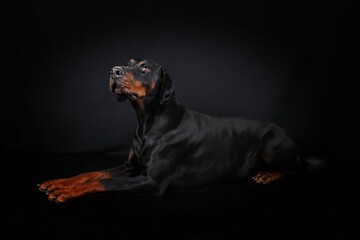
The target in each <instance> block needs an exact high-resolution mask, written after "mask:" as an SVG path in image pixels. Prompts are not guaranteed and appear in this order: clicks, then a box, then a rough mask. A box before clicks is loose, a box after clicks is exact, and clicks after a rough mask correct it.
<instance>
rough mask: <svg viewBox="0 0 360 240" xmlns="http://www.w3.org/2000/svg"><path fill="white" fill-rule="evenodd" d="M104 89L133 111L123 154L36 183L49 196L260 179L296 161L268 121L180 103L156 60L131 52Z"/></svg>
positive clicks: (60, 198)
mask: <svg viewBox="0 0 360 240" xmlns="http://www.w3.org/2000/svg"><path fill="white" fill-rule="evenodd" d="M110 90H111V91H112V92H115V93H116V94H117V99H118V101H125V100H129V101H130V103H131V105H132V107H133V108H134V110H135V112H136V115H137V119H138V127H137V129H136V132H135V135H134V137H133V144H132V147H131V148H130V153H129V159H128V161H127V162H126V163H125V164H124V165H122V166H119V167H116V168H113V169H108V170H104V171H96V172H89V173H83V174H80V175H78V176H75V177H72V178H68V179H57V180H50V181H46V182H44V183H42V184H39V189H40V190H41V191H43V192H46V193H47V194H48V198H49V200H51V201H56V202H65V201H67V200H69V199H72V198H76V197H79V196H83V195H85V194H88V193H93V192H101V191H122V192H133V193H144V194H153V195H162V194H163V193H164V191H165V190H166V189H167V188H168V187H174V188H178V189H179V188H188V187H196V186H203V185H206V184H210V183H212V182H217V181H220V180H225V179H235V178H238V177H244V176H251V177H253V179H254V181H256V182H257V183H262V184H267V183H270V182H272V181H274V180H276V179H278V178H280V177H282V176H284V175H285V174H290V175H291V174H293V173H294V170H295V168H296V165H297V163H298V162H299V157H298V153H297V149H296V146H295V144H294V143H293V141H292V140H290V139H289V138H288V137H287V136H286V135H285V133H284V132H283V130H282V129H281V128H280V127H278V126H276V125H275V124H272V123H264V122H259V121H253V120H248V119H243V118H218V117H211V116H207V115H203V114H200V113H197V112H193V111H189V110H186V109H185V108H183V107H182V106H180V105H179V104H178V102H177V100H176V98H175V89H174V86H173V83H172V81H171V79H170V77H169V75H168V74H167V72H166V71H165V69H164V68H163V67H161V66H160V65H158V64H156V63H152V62H150V61H147V60H134V59H132V60H130V62H129V63H128V64H127V65H126V66H121V67H120V66H116V67H114V68H113V69H112V70H111V71H110Z"/></svg>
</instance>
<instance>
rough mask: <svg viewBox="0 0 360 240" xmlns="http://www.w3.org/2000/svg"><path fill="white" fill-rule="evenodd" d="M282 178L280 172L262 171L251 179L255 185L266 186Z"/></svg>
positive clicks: (282, 174)
mask: <svg viewBox="0 0 360 240" xmlns="http://www.w3.org/2000/svg"><path fill="white" fill-rule="evenodd" d="M282 176H284V173H283V172H280V171H264V172H259V173H258V174H256V175H255V176H254V177H253V178H252V179H253V180H254V181H255V182H257V183H262V184H268V183H271V182H273V181H275V180H277V179H279V178H281V177H282Z"/></svg>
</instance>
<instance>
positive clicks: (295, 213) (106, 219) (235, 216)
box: [0, 154, 360, 240]
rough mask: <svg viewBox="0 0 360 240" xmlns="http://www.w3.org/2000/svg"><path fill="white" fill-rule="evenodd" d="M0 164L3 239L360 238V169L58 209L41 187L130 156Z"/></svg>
mask: <svg viewBox="0 0 360 240" xmlns="http://www.w3.org/2000/svg"><path fill="white" fill-rule="evenodd" d="M2 159H3V160H2V163H3V164H2V165H3V167H2V168H1V170H0V171H1V176H3V179H5V181H3V182H2V184H1V185H0V186H1V193H2V194H1V196H2V201H1V202H2V208H3V210H2V215H1V216H2V220H3V223H2V227H4V230H3V231H1V232H0V233H1V235H2V236H1V239H51V240H54V239H85V238H86V239H141V238H147V237H151V238H153V239H172V240H173V239H227V237H229V238H230V237H232V238H234V237H236V238H237V239H262V238H266V239H268V238H269V237H270V238H272V239H307V240H310V239H346V240H350V239H360V228H359V226H358V225H359V223H360V221H359V217H360V207H359V203H360V196H359V194H360V175H359V174H358V172H357V169H359V168H358V167H359V166H360V165H359V164H357V165H356V166H354V165H353V164H351V166H349V165H350V164H348V165H347V167H345V166H342V167H338V166H336V167H334V166H331V165H330V167H328V168H327V170H326V171H323V172H322V173H321V174H320V175H319V176H318V177H315V178H311V179H308V180H301V181H300V180H296V181H292V182H290V181H283V182H278V183H276V184H273V185H271V186H270V185H268V186H263V185H258V184H255V183H253V182H252V181H250V180H249V179H244V180H240V181H237V182H233V183H228V184H222V185H216V186H211V187H205V188H201V189H191V190H184V191H176V192H175V191H170V192H167V193H166V194H165V195H164V196H163V197H135V196H132V197H130V196H120V195H119V194H117V193H102V194H96V195H93V196H88V197H83V198H80V199H76V200H73V201H70V202H68V203H65V204H56V203H53V202H49V201H48V200H47V198H46V195H44V194H43V193H41V192H39V191H38V190H37V187H36V183H39V182H41V181H43V180H46V179H52V178H59V177H67V176H71V175H74V174H78V173H81V172H85V171H91V170H98V169H103V168H108V167H112V166H115V165H117V164H119V163H120V162H122V161H123V160H124V159H125V156H123V157H118V156H114V155H104V154H102V155H99V154H94V155H57V156H56V155H53V156H22V157H9V156H3V157H2ZM352 162H353V163H356V162H358V161H352ZM19 163H21V164H19ZM343 165H345V164H343Z"/></svg>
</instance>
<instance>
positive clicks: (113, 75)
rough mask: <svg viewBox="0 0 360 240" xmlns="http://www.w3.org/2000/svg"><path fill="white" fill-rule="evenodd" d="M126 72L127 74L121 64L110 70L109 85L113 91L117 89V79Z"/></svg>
mask: <svg viewBox="0 0 360 240" xmlns="http://www.w3.org/2000/svg"><path fill="white" fill-rule="evenodd" d="M124 74H125V71H124V69H123V68H122V67H119V66H116V67H113V69H111V70H110V82H109V87H110V91H111V92H115V91H116V81H117V80H118V78H121V77H122V76H124Z"/></svg>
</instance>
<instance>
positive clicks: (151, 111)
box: [130, 98, 179, 137]
mask: <svg viewBox="0 0 360 240" xmlns="http://www.w3.org/2000/svg"><path fill="white" fill-rule="evenodd" d="M130 104H131V106H132V108H133V109H134V110H135V113H136V117H137V120H138V131H139V132H138V133H139V134H140V135H141V137H142V136H144V135H145V134H146V132H147V130H149V129H150V128H151V127H152V126H153V124H154V123H155V121H157V119H155V118H159V117H161V116H162V115H163V114H171V113H169V111H168V110H169V109H171V110H175V109H177V108H178V107H179V105H178V102H177V100H176V99H175V98H173V99H171V100H168V101H166V102H163V103H160V101H150V100H147V99H144V98H142V99H136V100H130Z"/></svg>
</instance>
